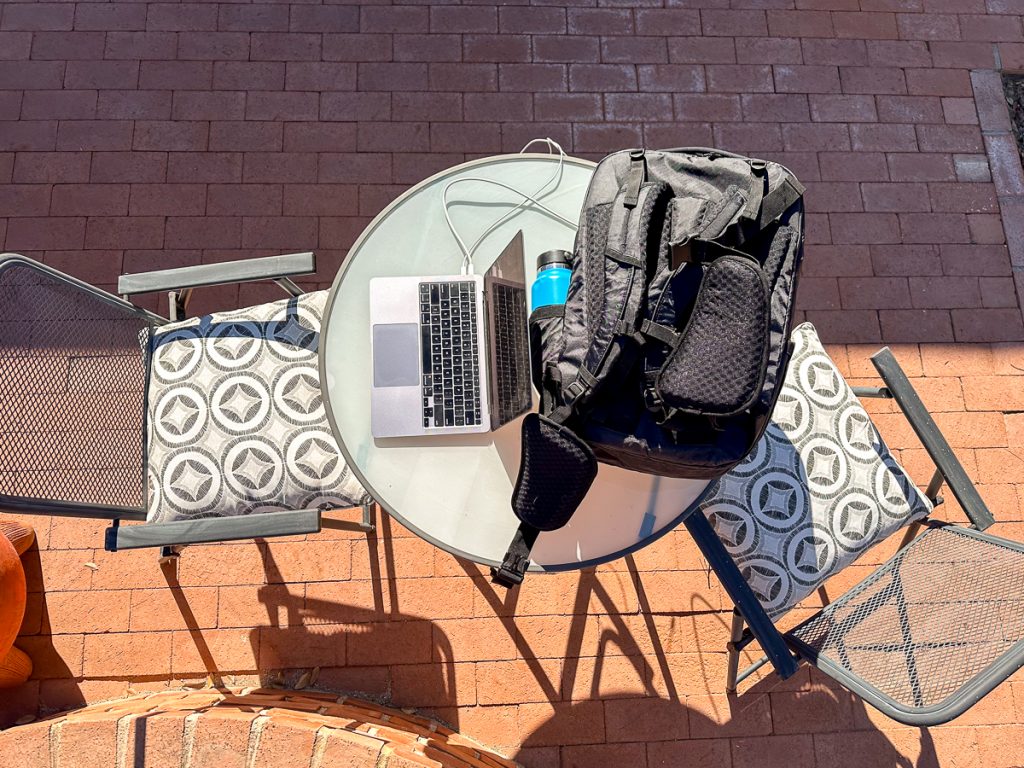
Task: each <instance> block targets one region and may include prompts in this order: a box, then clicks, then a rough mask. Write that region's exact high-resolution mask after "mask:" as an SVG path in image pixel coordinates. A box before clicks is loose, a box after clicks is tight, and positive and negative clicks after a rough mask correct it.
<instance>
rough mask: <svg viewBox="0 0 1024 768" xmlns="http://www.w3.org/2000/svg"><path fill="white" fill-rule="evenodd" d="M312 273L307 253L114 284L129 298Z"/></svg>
mask: <svg viewBox="0 0 1024 768" xmlns="http://www.w3.org/2000/svg"><path fill="white" fill-rule="evenodd" d="M315 271H316V255H315V254H313V253H312V252H311V251H309V252H306V253H291V254H288V255H286V256H266V257H264V258H261V259H244V260H241V261H225V262H222V263H219V264H199V265H197V266H194V267H179V268H177V269H160V270H156V271H155V272H140V273H139V274H137V275H121V277H120V278H118V281H117V292H118V293H119V294H121V295H122V296H133V295H135V294H139V293H154V292H156V291H181V290H185V289H187V288H200V287H202V286H207V285H223V284H225V283H247V282H251V281H253V280H284V279H286V278H288V277H291V276H296V275H308V274H311V273H313V272H315Z"/></svg>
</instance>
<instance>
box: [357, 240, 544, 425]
mask: <svg viewBox="0 0 1024 768" xmlns="http://www.w3.org/2000/svg"><path fill="white" fill-rule="evenodd" d="M370 327H371V342H370V343H371V347H372V348H371V353H372V357H373V387H372V390H371V397H370V409H371V410H370V427H371V431H372V433H373V436H374V437H408V436H414V435H439V434H440V435H448V434H466V433H475V432H488V431H490V430H495V429H497V428H498V427H500V426H502V425H503V424H506V423H508V422H509V421H512V420H513V419H515V418H516V417H517V416H519V415H521V414H522V413H525V412H526V411H528V410H529V409H530V406H531V404H532V390H531V388H530V350H529V329H528V326H527V309H526V276H525V272H524V269H523V233H522V231H520V232H519V233H517V234H516V236H515V237H514V238H512V241H511V242H510V243H509V244H508V245H507V246H506V247H505V249H504V250H503V251H502V252H501V255H500V256H498V258H497V260H496V261H495V262H494V264H493V265H492V266H491V268H490V269H489V270H488V271H487V274H486V275H455V276H441V277H377V278H374V279H372V280H371V281H370Z"/></svg>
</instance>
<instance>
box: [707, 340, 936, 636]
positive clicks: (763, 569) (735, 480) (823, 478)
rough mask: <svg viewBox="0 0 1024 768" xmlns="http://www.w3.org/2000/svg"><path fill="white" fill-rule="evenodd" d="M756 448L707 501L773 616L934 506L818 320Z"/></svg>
mask: <svg viewBox="0 0 1024 768" xmlns="http://www.w3.org/2000/svg"><path fill="white" fill-rule="evenodd" d="M792 340H793V343H794V347H795V348H794V351H793V356H792V358H791V359H790V362H789V367H788V369H787V371H786V378H785V382H784V384H783V388H782V392H781V394H780V395H779V399H778V402H777V404H776V406H775V410H774V412H773V413H772V418H771V421H770V423H769V425H768V428H767V429H766V430H765V433H764V436H763V437H762V438H761V440H760V441H759V442H758V444H757V445H756V446H755V448H754V449H753V451H752V453H751V454H750V455H749V456H748V457H747V458H746V459H745V460H744V461H743V462H742V463H741V464H739V465H737V466H736V467H735V468H733V469H732V470H731V471H730V472H728V473H727V474H725V475H723V476H722V477H721V478H719V479H718V481H717V485H716V486H715V487H714V488H713V490H712V491H711V494H710V496H708V497H707V498H706V499H705V501H704V502H703V503H702V504H701V510H702V511H703V512H704V514H705V515H706V516H707V518H708V520H709V521H710V522H711V525H712V527H713V528H714V529H715V532H716V533H717V534H718V537H719V539H721V541H722V544H723V545H724V546H725V548H726V549H727V550H728V551H729V553H730V554H731V555H732V557H733V560H734V561H735V562H736V564H737V566H738V567H739V569H740V572H741V573H742V574H743V576H744V578H745V579H746V581H747V583H748V584H749V585H750V587H751V589H752V590H753V591H754V594H755V595H757V598H758V600H759V601H760V602H761V604H762V605H763V606H764V609H765V611H766V612H767V613H768V615H769V616H771V617H772V618H775V617H777V616H780V615H781V614H783V613H785V612H786V611H787V610H788V609H789V608H791V607H793V606H794V605H796V604H797V603H798V602H800V601H801V600H802V599H803V598H805V597H806V596H807V595H809V594H810V593H811V592H813V591H814V590H816V589H817V588H818V587H819V586H821V584H822V583H823V582H824V581H825V580H826V579H827V578H828V577H829V576H831V575H833V574H835V573H837V572H839V571H841V570H842V569H843V568H845V567H846V566H847V565H849V564H850V563H852V562H854V561H855V560H856V559H857V558H858V557H860V555H861V554H863V553H864V552H865V551H866V550H867V549H869V548H870V547H871V546H872V545H873V544H875V543H876V542H878V541H881V540H882V539H884V538H886V537H887V536H889V535H890V534H892V533H893V532H894V531H896V530H898V529H899V528H900V527H902V526H904V525H906V524H907V523H909V522H911V521H913V520H917V519H919V518H921V517H924V516H925V515H927V514H928V513H929V512H930V511H931V509H932V505H931V502H929V501H928V499H927V498H925V497H924V496H923V495H922V494H921V493H920V492H919V491H918V490H917V487H916V486H915V485H914V484H913V482H911V480H910V478H909V477H908V476H907V474H906V472H904V470H903V467H901V466H900V465H899V463H897V461H896V460H895V459H894V458H893V457H892V455H891V454H890V453H889V449H888V448H886V446H885V443H884V442H883V441H882V438H881V437H880V436H879V434H878V431H877V430H876V429H875V426H874V424H872V423H871V419H870V418H868V414H867V413H866V412H865V411H864V408H863V407H862V406H861V404H860V401H859V400H857V397H856V396H855V395H854V394H853V390H851V389H850V387H849V385H847V383H846V382H845V381H844V380H843V377H842V376H841V375H840V373H839V371H838V370H837V369H836V366H835V363H833V362H832V360H831V358H829V356H828V354H827V353H826V352H825V349H824V347H823V346H822V345H821V342H820V341H819V340H818V335H817V333H816V332H815V330H814V326H812V325H811V324H810V323H804V324H803V325H801V326H799V327H798V328H796V329H795V330H794V331H793V336H792Z"/></svg>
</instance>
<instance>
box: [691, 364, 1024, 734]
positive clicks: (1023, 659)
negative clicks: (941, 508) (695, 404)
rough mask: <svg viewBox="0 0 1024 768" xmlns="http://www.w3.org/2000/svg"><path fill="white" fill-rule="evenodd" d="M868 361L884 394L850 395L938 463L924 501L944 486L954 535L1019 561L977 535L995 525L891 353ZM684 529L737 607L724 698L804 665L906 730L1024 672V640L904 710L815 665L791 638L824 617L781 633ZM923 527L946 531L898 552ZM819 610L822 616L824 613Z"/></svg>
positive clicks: (700, 521) (710, 542)
mask: <svg viewBox="0 0 1024 768" xmlns="http://www.w3.org/2000/svg"><path fill="white" fill-rule="evenodd" d="M871 361H872V363H873V364H874V366H875V369H876V370H877V371H878V374H879V376H880V378H881V379H882V382H883V383H884V386H882V387H854V388H853V390H854V393H855V394H856V395H858V396H859V397H870V398H887V399H893V400H895V402H896V404H897V405H898V406H899V408H900V410H901V411H902V412H903V414H904V416H905V417H906V418H907V420H908V422H909V423H910V426H911V427H912V429H913V430H914V432H915V433H916V435H917V437H918V439H919V440H920V441H921V443H922V444H923V446H924V448H925V450H926V451H927V452H928V454H929V456H930V457H931V459H932V461H933V462H934V463H935V467H936V469H935V472H934V474H933V476H932V478H931V480H930V482H929V484H928V487H927V490H926V492H925V494H926V496H927V497H928V498H929V499H930V500H931V502H932V503H933V504H934V505H936V506H937V505H939V504H941V503H942V497H941V496H940V495H939V491H940V490H941V488H942V486H943V485H948V486H949V489H950V491H951V492H952V494H953V496H954V497H955V498H956V500H957V502H958V503H959V504H960V506H961V507H962V508H963V510H964V512H965V514H966V515H967V517H968V519H969V521H970V523H971V529H962V528H958V530H964V531H965V532H966V533H968V534H969V535H970V536H971V537H972V538H975V539H979V540H982V541H988V542H992V543H996V544H999V545H1000V546H1003V547H1006V548H1009V549H1012V550H1016V551H1020V552H1022V553H1024V545H1021V544H1018V543H1016V542H1011V541H1007V540H1006V539H1001V538H998V537H995V536H991V535H988V534H985V533H982V532H981V531H984V530H985V529H986V528H988V527H989V526H990V525H992V523H993V522H995V520H994V518H993V516H992V514H991V512H990V511H989V509H988V507H987V506H986V505H985V502H984V501H983V500H982V498H981V496H980V494H979V493H978V490H977V488H976V487H975V486H974V484H973V483H972V482H971V480H970V478H969V477H968V475H967V472H966V471H965V470H964V468H963V466H962V465H961V464H960V462H959V460H958V459H957V458H956V456H955V455H954V453H953V450H952V448H950V446H949V443H948V442H947V441H946V439H945V437H944V436H943V435H942V433H941V432H940V431H939V428H938V426H937V425H936V423H935V420H934V419H933V418H932V416H931V414H930V413H929V412H928V410H927V409H926V408H925V406H924V404H923V403H922V402H921V399H920V397H919V396H918V394H917V392H916V391H915V390H914V388H913V385H912V384H911V383H910V381H909V379H908V378H907V376H906V374H905V373H904V371H903V369H902V368H901V367H900V365H899V363H898V362H897V361H896V358H895V356H894V355H893V354H892V351H891V350H890V349H889V348H888V347H885V348H883V349H881V350H879V351H878V352H877V353H875V354H874V355H873V356H872V358H871ZM684 524H685V525H686V528H687V530H688V531H689V532H690V535H691V536H693V538H694V541H695V542H696V543H697V546H698V547H699V549H700V550H701V552H702V554H703V555H704V557H705V558H706V559H707V561H708V564H709V565H710V567H711V568H712V570H714V571H715V573H716V574H717V576H718V578H719V580H720V581H721V583H722V586H723V588H724V589H725V591H726V593H727V594H728V595H729V598H730V599H731V600H732V602H733V604H734V606H735V607H734V610H733V618H732V627H731V634H730V641H729V643H728V645H727V650H728V656H729V663H728V669H727V673H726V691H727V692H729V693H735V692H736V690H737V686H738V685H739V683H742V682H743V681H744V680H746V679H747V678H749V677H750V676H751V675H752V674H754V673H755V672H756V671H757V670H758V669H760V668H761V667H763V666H764V665H765V664H766V663H768V662H770V663H771V664H772V666H773V667H774V670H775V672H776V673H777V674H778V675H779V676H780V677H781V678H783V679H785V678H788V677H790V676H792V675H793V674H794V673H796V671H797V669H798V667H799V665H800V664H801V663H802V662H807V663H809V664H811V665H813V666H816V667H817V668H818V669H820V670H821V671H822V672H824V673H825V674H827V675H829V676H830V677H832V678H833V679H835V680H836V681H837V682H839V683H840V684H841V685H843V686H844V687H846V688H847V689H849V690H851V691H852V692H854V693H855V694H857V695H859V696H860V697H861V698H862V699H864V700H865V701H866V702H867V703H869V704H871V705H872V706H874V707H875V708H877V709H878V710H880V711H882V712H883V713H885V714H886V715H888V716H889V717H891V718H893V719H895V720H897V721H899V722H903V723H906V724H909V725H914V726H928V725H936V724H938V723H943V722H947V721H949V720H951V719H953V718H955V717H957V716H958V715H960V714H962V713H963V712H964V711H966V710H967V709H968V708H969V707H970V706H972V705H973V704H974V703H975V702H977V700H978V699H980V698H981V697H982V696H984V695H985V694H986V693H988V692H989V691H991V690H992V689H993V688H995V687H996V686H997V685H998V684H999V683H1000V682H1002V681H1003V680H1005V679H1006V678H1007V677H1008V676H1009V675H1011V674H1012V673H1013V672H1014V671H1016V670H1017V669H1019V668H1020V667H1021V666H1024V640H1022V641H1019V642H1017V643H1016V644H1015V645H1014V646H1013V647H1012V648H1010V650H1009V651H1007V652H1006V653H1005V654H1004V655H1003V656H1001V657H1000V658H999V659H997V660H996V661H995V662H994V663H992V664H991V665H990V666H989V667H988V668H986V669H985V670H984V671H983V672H982V673H980V674H978V675H976V676H975V677H974V678H973V679H971V680H970V681H969V682H968V684H966V685H965V686H964V687H963V688H962V689H961V690H960V691H959V692H958V693H957V694H956V695H954V696H952V697H951V698H950V699H949V700H947V701H945V702H943V704H942V706H934V707H928V708H913V709H911V708H907V707H906V706H903V705H901V704H900V703H899V702H897V701H895V700H894V699H892V698H890V697H888V696H886V695H885V694H884V693H882V692H881V691H879V690H877V689H875V688H874V687H872V686H870V685H865V682H864V681H863V680H862V679H861V678H860V677H857V676H854V675H851V674H849V673H848V672H847V670H845V669H843V668H842V667H839V666H838V665H836V664H834V663H831V662H830V661H829V660H828V659H825V658H818V657H817V655H816V653H815V652H814V649H812V648H810V647H809V646H807V645H806V644H805V643H802V642H801V641H800V640H799V639H798V638H797V637H795V633H796V632H797V631H798V630H799V629H800V627H803V626H805V625H806V624H808V623H810V622H811V621H813V620H814V619H815V618H817V617H818V616H820V615H821V613H822V612H820V611H819V612H818V613H817V614H815V616H813V617H811V618H810V619H808V620H807V621H805V622H803V623H802V624H801V625H800V627H797V628H796V629H794V630H793V631H791V632H788V633H783V632H781V631H780V630H779V629H778V628H777V627H776V626H775V623H774V621H773V620H772V619H771V618H770V617H769V616H768V614H767V612H766V611H765V609H764V608H763V606H762V605H761V603H760V601H759V600H758V599H757V597H756V595H755V594H754V592H753V590H752V589H751V587H750V586H749V584H748V583H747V582H746V580H745V579H744V577H743V575H742V574H741V572H740V570H739V568H738V567H737V565H736V563H735V562H734V561H733V559H732V557H731V556H730V555H729V553H728V551H727V550H726V548H725V546H724V545H723V544H722V542H721V540H720V539H719V538H718V536H717V534H716V533H715V531H714V529H713V528H712V527H711V524H710V522H709V521H708V519H707V518H706V517H705V516H704V515H703V514H702V513H699V512H698V513H696V514H691V515H690V516H689V517H687V518H686V520H685V521H684ZM920 525H929V526H943V525H945V524H938V523H934V522H931V521H927V520H926V521H920V522H919V523H917V524H914V525H913V526H911V527H910V528H908V530H907V534H906V536H905V538H904V541H903V542H902V545H901V547H900V551H901V552H902V551H904V550H905V549H906V547H908V546H910V545H911V544H912V543H913V541H914V540H916V538H915V535H914V534H915V532H916V530H917V529H918V526H920ZM889 562H892V561H891V560H890V561H889ZM887 566H888V563H886V564H884V565H882V566H880V568H879V569H877V570H876V571H875V574H878V573H880V572H881V571H882V570H883V569H885V568H886V567H887ZM870 578H871V577H869V579H870ZM862 583H863V582H862ZM856 589H857V587H854V588H853V590H850V592H848V593H847V594H850V593H852V592H853V591H854V590H856ZM839 599H841V598H839ZM823 610H827V608H826V609H823ZM755 640H756V641H757V643H758V644H759V645H760V646H761V649H762V651H763V652H764V654H765V655H764V657H762V658H761V659H759V660H757V661H755V662H754V663H753V664H751V665H750V666H748V667H747V668H746V669H744V670H742V671H741V670H740V669H739V656H740V653H741V652H742V651H743V650H744V649H745V648H746V647H747V646H749V645H750V644H751V643H752V642H754V641H755Z"/></svg>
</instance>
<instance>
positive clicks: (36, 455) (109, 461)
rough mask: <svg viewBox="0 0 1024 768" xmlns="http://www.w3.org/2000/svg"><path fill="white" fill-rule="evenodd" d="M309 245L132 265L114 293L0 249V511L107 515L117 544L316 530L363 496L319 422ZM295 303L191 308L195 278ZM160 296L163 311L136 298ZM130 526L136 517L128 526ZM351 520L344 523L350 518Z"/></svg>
mask: <svg viewBox="0 0 1024 768" xmlns="http://www.w3.org/2000/svg"><path fill="white" fill-rule="evenodd" d="M314 270H315V257H314V255H313V254H312V253H299V254H291V255H287V256H274V257H269V258H261V259H251V260H247V261H238V262H229V263H223V264H208V265H201V266H195V267H186V268H182V269H169V270H162V271H158V272H148V273H145V274H138V275H124V276H122V277H121V278H120V280H119V283H118V291H119V293H120V294H121V295H122V296H121V297H118V296H114V295H112V294H110V293H107V292H105V291H102V290H100V289H98V288H95V287H93V286H90V285H88V284H86V283H83V282H81V281H79V280H76V279H75V278H72V277H70V276H68V275H65V274H62V273H61V272H58V271H56V270H54V269H51V268H50V267H47V266H45V265H43V264H40V263H38V262H35V261H33V260H31V259H27V258H24V257H22V256H19V255H17V254H3V255H2V256H0V509H5V510H10V511H13V512H17V513H24V514H42V515H63V516H71V517H88V518H101V519H109V520H111V521H112V522H113V524H112V526H111V527H110V528H108V529H107V534H106V539H105V547H106V549H108V550H110V551H116V550H119V549H132V548H139V547H161V548H163V554H164V555H165V556H166V555H171V554H173V553H174V552H173V550H171V549H169V548H171V547H176V546H180V545H185V544H194V543H200V542H216V541H224V540H229V539H247V538H266V537H272V536H289V535H299V534H308V533H316V532H318V531H320V529H321V525H322V524H323V525H327V524H332V525H335V526H337V525H338V524H339V523H340V521H330V523H328V521H326V520H323V521H322V519H321V513H322V512H323V511H324V510H326V509H331V508H348V507H356V506H362V507H363V514H362V519H361V521H360V522H359V523H357V524H355V525H356V527H360V528H363V529H367V530H370V529H372V528H373V521H372V517H371V515H370V506H369V503H370V499H369V497H368V496H367V494H366V492H365V491H364V490H363V488H362V487H361V486H360V485H359V483H358V481H357V480H356V479H355V477H354V476H353V475H352V473H351V472H350V471H349V470H348V468H347V467H346V465H345V462H344V460H343V458H342V457H341V453H340V451H339V450H338V447H337V445H336V444H335V441H334V438H333V436H332V435H331V432H330V428H329V426H328V425H327V422H326V418H325V414H324V408H323V399H322V396H321V393H320V382H319V372H318V365H317V347H318V343H319V332H320V320H321V313H322V310H323V306H324V302H325V299H326V291H320V292H314V293H304V292H303V291H302V290H301V289H300V288H299V287H298V286H297V285H296V284H295V283H294V282H293V281H292V279H291V278H292V277H294V276H297V275H304V274H309V273H312V272H313V271H314ZM253 280H273V281H274V282H276V283H277V284H278V285H280V286H281V287H282V288H284V290H285V291H286V292H287V293H288V295H289V298H287V299H285V300H283V301H278V302H274V303H271V304H265V305H261V306H258V307H251V308H248V309H242V310H236V311H232V312H224V313H218V314H213V315H207V316H205V317H202V318H192V319H188V320H186V319H184V317H183V315H184V311H185V309H186V306H187V303H188V298H189V295H190V293H191V291H192V290H193V289H195V288H198V287H201V286H210V285H218V284H226V283H238V282H244V281H253ZM156 291H167V292H168V296H169V306H170V315H171V319H170V321H169V320H167V319H164V318H162V317H159V316H157V315H155V314H153V313H152V312H149V311H146V310H144V309H141V308H140V307H137V306H135V305H133V304H132V303H130V301H129V299H130V298H131V297H132V296H137V295H141V294H147V293H152V292H156ZM122 521H144V524H142V525H121V524H120V523H121V522H122ZM345 527H348V526H345Z"/></svg>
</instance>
